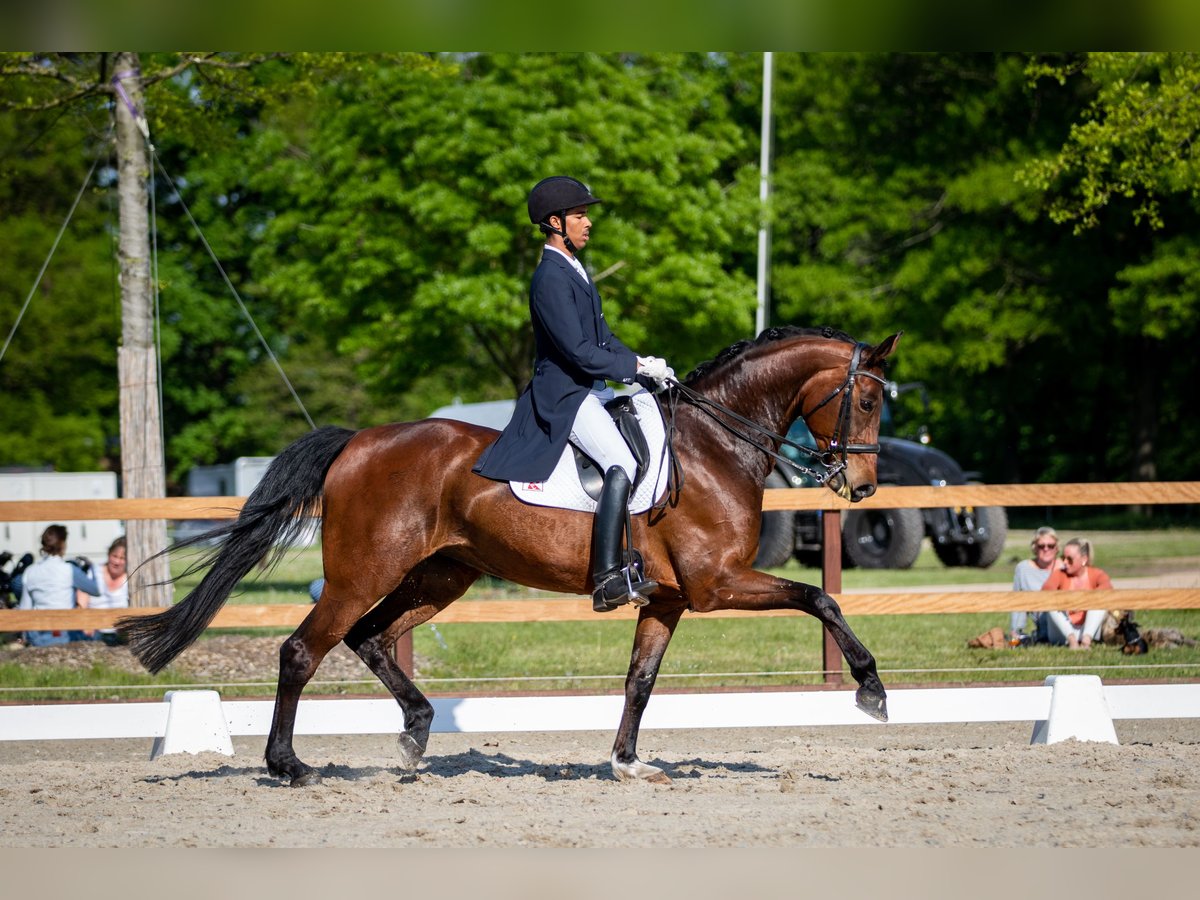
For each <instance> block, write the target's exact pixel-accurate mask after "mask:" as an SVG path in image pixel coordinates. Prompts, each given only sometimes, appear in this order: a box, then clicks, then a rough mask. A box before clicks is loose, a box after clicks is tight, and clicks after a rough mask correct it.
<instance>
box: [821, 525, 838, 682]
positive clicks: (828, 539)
mask: <svg viewBox="0 0 1200 900" xmlns="http://www.w3.org/2000/svg"><path fill="white" fill-rule="evenodd" d="M821 590H823V591H825V593H827V594H840V593H841V592H842V514H841V512H840V511H839V510H836V509H827V510H825V512H823V513H822V514H821ZM821 637H822V643H821V668H822V669H824V670H825V683H826V684H842V682H843V679H842V649H841V648H840V647H839V646H838V645H837V641H835V640H834V639H833V635H831V634H830V633H829V629H827V628H824V627H822V628H821Z"/></svg>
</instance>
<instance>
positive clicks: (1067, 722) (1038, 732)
mask: <svg viewBox="0 0 1200 900" xmlns="http://www.w3.org/2000/svg"><path fill="white" fill-rule="evenodd" d="M1046 685H1047V686H1048V687H1050V688H1051V693H1050V713H1049V715H1048V717H1047V718H1046V719H1044V720H1043V721H1040V722H1036V723H1034V726H1033V737H1032V738H1031V739H1030V741H1029V743H1031V744H1057V743H1058V742H1059V741H1067V740H1070V739H1072V738H1074V739H1075V740H1077V741H1101V742H1104V743H1108V744H1117V743H1120V741H1118V740H1117V732H1116V729H1115V728H1113V720H1112V715H1111V714H1110V713H1109V710H1108V700H1107V699H1106V698H1105V696H1104V685H1103V684H1102V683H1101V681H1100V678H1099V676H1097V675H1048V676H1046Z"/></svg>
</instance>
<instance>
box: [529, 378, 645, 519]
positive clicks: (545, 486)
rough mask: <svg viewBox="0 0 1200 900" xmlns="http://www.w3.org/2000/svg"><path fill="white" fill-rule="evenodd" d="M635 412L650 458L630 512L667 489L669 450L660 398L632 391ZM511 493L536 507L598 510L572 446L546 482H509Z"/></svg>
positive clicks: (565, 452)
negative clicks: (665, 445) (583, 482)
mask: <svg viewBox="0 0 1200 900" xmlns="http://www.w3.org/2000/svg"><path fill="white" fill-rule="evenodd" d="M630 396H632V397H633V405H634V411H635V412H636V413H637V417H638V422H639V423H640V424H641V426H642V432H643V433H644V434H645V435H646V444H647V445H648V446H649V448H650V461H649V463H648V465H647V466H646V477H645V478H643V479H642V482H641V484H639V485H638V486H637V487H636V488H635V489H634V491H633V496H632V497H630V498H629V511H630V512H632V513H641V512H645V511H646V510H648V509H649V508H650V507H651V505H653V503H654V501H655V500H657V499H658V498H659V497H661V496H662V494H663V491H665V490H666V489H667V467H666V453H664V452H663V442H664V440H665V428H664V427H663V418H662V410H661V409H660V408H659V406H658V401H656V400H655V399H654V395H653V394H651V393H650V392H649V391H645V390H642V391H638V392H637V393H636V394H631V395H630ZM509 485H510V486H511V487H512V492H513V493H514V494H515V495H516V496H517V499H518V500H521V501H523V502H525V503H532V504H533V505H534V506H553V507H556V508H558V509H577V510H580V511H581V512H595V511H596V501H595V500H593V499H592V498H591V497H589V496H588V495H587V494H586V493H584V490H583V487H582V486H581V485H580V484H579V473H578V471H577V470H576V468H575V453H574V451H573V450H572V449H571V445H570V444H567V446H566V447H564V448H563V455H562V456H561V457H559V460H558V465H556V466H555V467H554V471H553V472H551V473H550V477H549V478H548V479H546V480H545V481H510V482H509Z"/></svg>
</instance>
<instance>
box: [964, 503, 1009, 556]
mask: <svg viewBox="0 0 1200 900" xmlns="http://www.w3.org/2000/svg"><path fill="white" fill-rule="evenodd" d="M975 531H976V543H974V544H972V545H971V546H969V547H968V548H967V565H968V566H975V567H977V568H980V569H986V568H987V567H988V566H990V565H991V564H992V563H994V562H995V561H996V560H998V559H999V558H1000V555H1001V554H1002V553H1003V552H1004V542H1005V540H1007V539H1008V511H1007V510H1005V508H1004V507H1003V506H977V507H975Z"/></svg>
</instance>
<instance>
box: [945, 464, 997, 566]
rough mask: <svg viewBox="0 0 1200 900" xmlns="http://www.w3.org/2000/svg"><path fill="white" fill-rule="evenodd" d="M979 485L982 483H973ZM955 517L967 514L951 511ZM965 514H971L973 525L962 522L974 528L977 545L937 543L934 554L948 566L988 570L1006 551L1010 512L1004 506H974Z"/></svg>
mask: <svg viewBox="0 0 1200 900" xmlns="http://www.w3.org/2000/svg"><path fill="white" fill-rule="evenodd" d="M972 483H973V484H978V482H972ZM946 512H947V514H949V515H951V516H961V515H963V512H956V511H955V510H947V511H946ZM965 512H970V513H971V518H972V522H971V523H970V525H968V524H967V523H961V522H960V523H959V524H960V526H961V527H964V528H967V527H970V530H971V532H972V534H973V535H974V538H975V542H974V543H972V544H943V545H939V544H936V543H935V544H934V546H933V552H934V553H935V554H937V558H938V559H940V560H941V561H942V563H943V564H945V565H947V566H973V567H975V568H979V569H986V568H988V567H989V566H991V565H992V564H993V563H994V562H996V560H998V559H999V558H1000V555H1001V554H1002V553H1003V552H1004V542H1005V541H1006V540H1007V539H1008V511H1007V510H1005V508H1004V507H1003V506H974V507H968V509H967V510H966V511H965Z"/></svg>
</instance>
